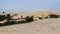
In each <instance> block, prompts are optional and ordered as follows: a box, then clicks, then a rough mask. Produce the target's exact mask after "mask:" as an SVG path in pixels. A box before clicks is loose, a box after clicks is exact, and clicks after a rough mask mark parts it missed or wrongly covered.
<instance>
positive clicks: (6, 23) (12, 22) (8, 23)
mask: <svg viewBox="0 0 60 34" xmlns="http://www.w3.org/2000/svg"><path fill="white" fill-rule="evenodd" d="M13 24H16V22H15V21H9V22H8V21H7V22H5V23H4V25H5V26H6V25H13Z"/></svg>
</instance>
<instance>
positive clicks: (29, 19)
mask: <svg viewBox="0 0 60 34" xmlns="http://www.w3.org/2000/svg"><path fill="white" fill-rule="evenodd" d="M25 20H26V22H32V21H33V20H34V19H33V16H31V17H29V16H27V17H26V18H25Z"/></svg>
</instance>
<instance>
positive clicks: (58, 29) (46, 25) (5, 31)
mask: <svg viewBox="0 0 60 34" xmlns="http://www.w3.org/2000/svg"><path fill="white" fill-rule="evenodd" d="M50 13H52V14H58V15H60V12H54V11H44V10H42V11H33V12H6V13H5V15H6V14H11V15H14V14H18V15H17V16H14V17H13V18H20V17H21V16H23V17H26V16H31V15H34V17H40V16H42V15H44V17H45V16H47V15H48V14H50ZM0 14H2V13H0ZM0 34H60V18H53V19H50V18H49V19H42V20H37V21H33V22H30V23H26V24H16V25H11V26H4V27H0Z"/></svg>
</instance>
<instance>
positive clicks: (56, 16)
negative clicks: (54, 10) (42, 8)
mask: <svg viewBox="0 0 60 34" xmlns="http://www.w3.org/2000/svg"><path fill="white" fill-rule="evenodd" d="M48 16H49V17H50V18H59V15H56V14H50V15H48Z"/></svg>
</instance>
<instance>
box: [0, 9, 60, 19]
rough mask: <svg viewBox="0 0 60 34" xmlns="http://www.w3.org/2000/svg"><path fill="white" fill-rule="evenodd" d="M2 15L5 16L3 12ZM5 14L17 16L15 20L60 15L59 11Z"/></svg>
mask: <svg viewBox="0 0 60 34" xmlns="http://www.w3.org/2000/svg"><path fill="white" fill-rule="evenodd" d="M0 14H3V13H2V12H1V13H0ZM5 14H11V15H14V14H17V16H14V17H13V18H20V17H21V16H23V17H26V16H32V15H34V17H46V16H47V15H49V14H58V15H60V12H58V11H53V10H34V11H31V12H5Z"/></svg>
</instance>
